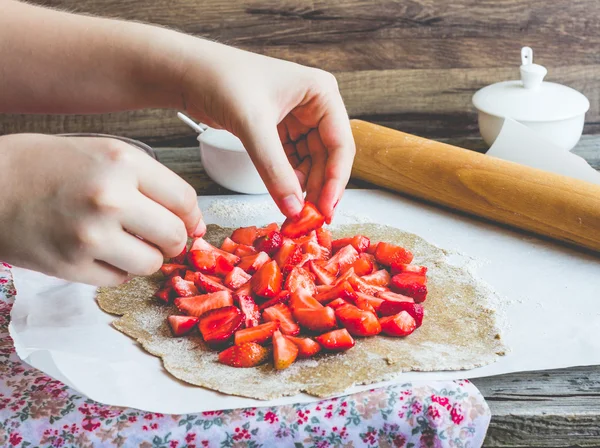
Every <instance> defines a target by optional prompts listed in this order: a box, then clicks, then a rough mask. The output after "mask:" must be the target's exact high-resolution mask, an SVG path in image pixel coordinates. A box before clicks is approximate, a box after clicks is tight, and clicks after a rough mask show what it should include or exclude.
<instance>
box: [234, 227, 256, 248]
mask: <svg viewBox="0 0 600 448" xmlns="http://www.w3.org/2000/svg"><path fill="white" fill-rule="evenodd" d="M256 233H257V229H256V226H250V227H240V228H239V229H237V230H234V231H233V233H232V234H231V239H232V240H233V241H234V242H236V243H238V244H244V245H246V246H252V244H254V240H255V239H256V238H257V235H256Z"/></svg>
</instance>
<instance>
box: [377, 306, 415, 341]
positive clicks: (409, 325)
mask: <svg viewBox="0 0 600 448" xmlns="http://www.w3.org/2000/svg"><path fill="white" fill-rule="evenodd" d="M380 322H381V329H382V331H383V332H384V333H385V334H387V335H388V336H396V337H402V336H408V335H409V334H411V333H412V332H413V331H415V329H416V328H417V323H416V322H415V319H414V318H413V317H412V316H411V315H410V314H409V313H408V312H406V311H401V312H399V313H398V314H395V315H393V316H387V317H382V318H381V319H380Z"/></svg>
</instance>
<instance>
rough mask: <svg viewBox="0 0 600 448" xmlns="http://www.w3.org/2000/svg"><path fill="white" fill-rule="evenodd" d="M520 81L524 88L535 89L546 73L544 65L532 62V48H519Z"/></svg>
mask: <svg viewBox="0 0 600 448" xmlns="http://www.w3.org/2000/svg"><path fill="white" fill-rule="evenodd" d="M520 71H521V81H522V82H523V86H524V87H525V88H526V89H537V88H538V87H539V86H540V85H541V84H542V81H544V77H545V76H546V74H547V73H548V70H546V67H543V66H541V65H538V64H534V63H533V50H532V49H531V48H530V47H523V48H521V67H520Z"/></svg>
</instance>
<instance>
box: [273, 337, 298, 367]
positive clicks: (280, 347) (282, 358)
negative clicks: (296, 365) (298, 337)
mask: <svg viewBox="0 0 600 448" xmlns="http://www.w3.org/2000/svg"><path fill="white" fill-rule="evenodd" d="M298 351H299V350H298V346H297V345H296V344H294V343H293V342H292V341H290V340H289V339H288V338H286V337H285V336H284V335H282V334H281V332H280V331H279V330H276V331H275V332H274V333H273V364H274V366H275V368H276V369H277V370H283V369H287V368H288V367H289V366H291V365H292V363H293V362H294V361H295V360H296V358H297V357H298Z"/></svg>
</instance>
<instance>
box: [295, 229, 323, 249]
mask: <svg viewBox="0 0 600 448" xmlns="http://www.w3.org/2000/svg"><path fill="white" fill-rule="evenodd" d="M311 241H312V242H314V243H317V244H318V242H319V240H318V239H317V231H316V230H313V231H312V232H309V233H307V234H306V235H304V236H301V237H300V238H294V242H295V243H296V244H299V245H300V246H302V245H304V244H306V243H308V242H311Z"/></svg>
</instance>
